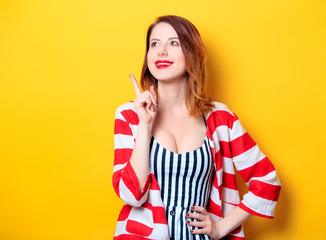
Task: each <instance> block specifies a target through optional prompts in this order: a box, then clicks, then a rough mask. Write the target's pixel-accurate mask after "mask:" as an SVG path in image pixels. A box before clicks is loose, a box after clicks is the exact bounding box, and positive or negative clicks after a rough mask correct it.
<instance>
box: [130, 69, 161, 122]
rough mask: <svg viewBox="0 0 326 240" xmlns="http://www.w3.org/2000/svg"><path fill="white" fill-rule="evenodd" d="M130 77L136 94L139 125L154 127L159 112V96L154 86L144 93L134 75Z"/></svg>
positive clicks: (135, 100)
mask: <svg viewBox="0 0 326 240" xmlns="http://www.w3.org/2000/svg"><path fill="white" fill-rule="evenodd" d="M129 76H130V79H131V82H132V85H133V86H134V90H135V93H136V98H135V99H134V106H135V108H136V112H137V115H138V118H139V123H140V124H141V123H143V124H149V125H150V126H152V124H153V122H154V119H155V117H156V112H157V95H156V92H155V89H154V86H151V87H150V89H149V90H147V91H145V92H143V93H142V92H141V90H140V87H139V85H138V83H137V81H136V79H135V77H134V76H133V75H132V74H130V75H129Z"/></svg>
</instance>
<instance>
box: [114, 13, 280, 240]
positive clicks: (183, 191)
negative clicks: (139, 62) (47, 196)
mask: <svg viewBox="0 0 326 240" xmlns="http://www.w3.org/2000/svg"><path fill="white" fill-rule="evenodd" d="M130 77H131V80H132V83H133V86H134V89H135V92H136V98H135V99H134V101H133V102H129V103H127V104H124V105H122V106H120V107H119V108H118V109H117V111H116V119H115V160H114V174H113V185H114V189H115V191H116V193H117V195H118V196H119V197H120V198H121V199H122V200H123V201H125V202H126V204H125V205H124V206H123V208H122V210H121V213H120V215H119V218H118V223H117V227H116V232H115V237H114V239H222V238H224V237H226V236H228V237H229V238H228V239H244V234H243V230H242V223H243V222H244V221H246V220H247V219H248V218H250V216H252V215H258V216H262V217H267V218H273V212H274V208H275V205H276V201H277V199H278V196H279V192H280V188H281V187H280V183H279V180H278V177H277V175H276V172H275V169H274V167H273V165H272V163H271V162H270V161H269V159H268V158H267V157H266V156H265V155H264V154H263V153H262V152H261V151H260V150H259V148H258V146H257V145H256V144H255V142H254V141H253V140H252V139H251V138H250V136H249V135H248V133H247V132H246V131H245V130H244V128H243V127H242V126H241V124H240V122H239V119H238V118H237V116H236V115H235V114H234V113H232V112H231V111H230V110H229V109H228V108H227V107H226V106H225V105H224V104H222V103H219V102H212V101H210V99H208V98H207V96H206V95H205V91H204V89H205V84H206V52H205V47H204V44H203V42H202V40H201V37H200V35H199V32H198V31H197V29H196V28H195V27H194V26H193V24H191V23H190V22H189V21H188V20H186V19H184V18H182V17H178V16H173V15H168V16H162V17H159V18H158V19H157V20H156V21H155V22H154V23H153V24H152V25H151V26H150V27H149V29H148V32H147V47H146V55H145V59H144V64H143V69H142V74H141V80H140V83H141V86H142V88H143V89H144V90H145V91H144V92H141V90H140V88H139V86H138V84H137V81H136V80H135V78H134V77H133V76H132V75H130ZM233 164H234V165H235V167H236V169H237V170H238V171H239V173H240V174H241V176H242V177H243V178H244V180H245V182H246V183H247V185H248V186H249V191H248V193H246V194H245V195H244V197H243V200H242V201H240V198H239V193H238V191H237V186H236V177H235V171H234V167H233Z"/></svg>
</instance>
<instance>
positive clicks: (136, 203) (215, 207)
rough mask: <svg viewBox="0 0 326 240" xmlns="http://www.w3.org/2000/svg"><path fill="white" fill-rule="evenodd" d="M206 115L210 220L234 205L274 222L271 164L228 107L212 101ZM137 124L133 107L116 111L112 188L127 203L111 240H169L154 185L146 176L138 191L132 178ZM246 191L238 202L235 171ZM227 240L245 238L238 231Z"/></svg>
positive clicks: (276, 184)
mask: <svg viewBox="0 0 326 240" xmlns="http://www.w3.org/2000/svg"><path fill="white" fill-rule="evenodd" d="M214 105H215V107H214V108H213V110H212V111H211V112H210V113H209V114H208V115H207V117H206V122H207V128H208V129H207V132H206V135H207V136H208V137H209V139H210V148H211V151H212V153H214V154H212V155H213V160H214V166H215V175H214V179H213V182H214V184H213V186H212V189H211V194H210V199H209V206H208V209H207V210H208V211H209V213H210V214H211V216H212V218H213V219H214V221H219V220H220V219H222V218H223V216H226V215H227V214H228V213H229V212H231V211H232V209H233V208H234V207H235V206H239V207H240V208H242V209H243V210H245V211H247V212H249V213H251V214H254V215H258V216H262V217H267V218H273V217H274V208H275V206H276V202H277V200H278V196H279V193H280V189H281V186H280V182H279V179H278V177H277V175H276V171H275V168H274V166H273V165H272V163H271V162H270V160H269V159H268V158H267V157H266V156H265V155H264V154H263V153H262V152H261V151H260V149H259V148H258V146H257V144H256V143H255V142H254V141H253V140H252V138H251V137H250V136H249V135H248V133H247V132H246V130H245V129H244V128H243V127H242V125H241V123H240V122H239V119H238V117H237V116H236V115H235V114H234V113H232V112H231V111H230V110H229V109H228V108H227V106H225V105H224V104H222V103H219V102H214ZM138 122H139V119H138V116H137V113H136V110H135V108H134V105H133V102H128V103H126V104H124V105H122V106H120V107H118V108H117V110H116V115H115V128H114V173H113V187H114V190H115V192H116V193H117V195H118V196H119V197H120V198H121V199H122V200H123V201H124V202H125V203H126V204H125V205H124V206H123V208H122V210H121V212H120V215H119V217H118V222H117V226H116V231H115V235H114V239H115V240H118V239H128V240H134V239H137V240H140V239H169V233H168V226H167V220H166V217H165V211H164V206H163V202H162V199H161V195H160V189H159V186H158V183H157V181H156V179H155V177H154V175H153V174H149V175H148V178H147V181H146V184H145V186H144V188H143V189H142V190H141V191H140V189H139V187H138V179H137V176H136V174H135V172H134V170H133V168H132V166H131V164H130V162H129V159H130V157H131V153H132V151H133V147H134V143H135V139H136V135H137V125H138ZM234 166H235V168H236V170H237V171H238V172H239V173H240V175H241V176H242V178H243V179H244V181H245V182H246V185H247V186H248V187H249V190H248V192H247V193H246V194H245V195H244V196H243V200H242V201H240V197H239V192H238V189H237V183H236V175H235V168H234ZM228 237H229V238H228V239H232V240H238V239H244V233H243V229H242V226H240V227H238V228H237V229H235V230H234V231H233V232H231V233H230V234H229V235H228Z"/></svg>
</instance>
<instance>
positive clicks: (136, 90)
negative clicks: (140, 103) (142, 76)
mask: <svg viewBox="0 0 326 240" xmlns="http://www.w3.org/2000/svg"><path fill="white" fill-rule="evenodd" d="M129 77H130V79H131V82H132V85H133V86H134V90H135V93H136V96H137V97H138V96H139V95H141V90H140V87H139V85H138V82H137V81H136V78H135V77H134V75H132V74H129Z"/></svg>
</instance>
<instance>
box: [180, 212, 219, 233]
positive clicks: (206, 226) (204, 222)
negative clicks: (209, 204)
mask: <svg viewBox="0 0 326 240" xmlns="http://www.w3.org/2000/svg"><path fill="white" fill-rule="evenodd" d="M191 210H193V211H195V212H198V213H187V214H186V218H188V219H190V218H192V219H197V220H198V222H195V221H190V220H187V222H186V223H187V225H189V226H194V227H198V228H199V229H197V230H191V233H192V234H206V235H208V236H209V237H210V238H211V239H220V230H219V229H218V224H217V223H216V222H214V221H213V219H212V217H211V215H210V214H209V213H208V212H207V210H206V209H205V208H204V207H200V206H193V207H191Z"/></svg>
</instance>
